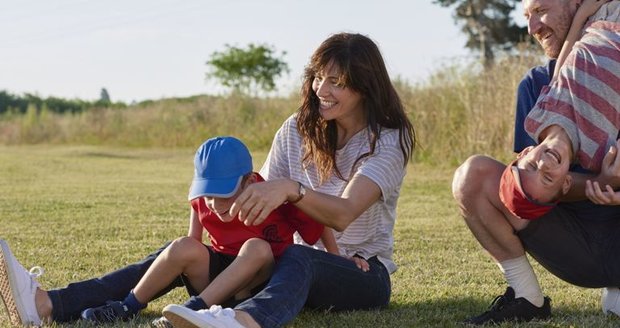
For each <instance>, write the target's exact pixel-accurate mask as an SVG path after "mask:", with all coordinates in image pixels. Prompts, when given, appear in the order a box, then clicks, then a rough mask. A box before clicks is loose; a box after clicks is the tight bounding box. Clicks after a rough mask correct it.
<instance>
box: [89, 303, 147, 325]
mask: <svg viewBox="0 0 620 328" xmlns="http://www.w3.org/2000/svg"><path fill="white" fill-rule="evenodd" d="M134 315H135V313H132V312H131V311H129V309H128V308H127V306H125V305H123V302H120V301H115V302H112V301H109V302H107V303H106V304H105V305H102V306H99V307H95V308H89V309H86V310H84V311H82V319H84V320H87V321H90V322H94V323H109V322H114V321H119V320H122V321H127V320H129V319H131V318H132V317H133V316H134Z"/></svg>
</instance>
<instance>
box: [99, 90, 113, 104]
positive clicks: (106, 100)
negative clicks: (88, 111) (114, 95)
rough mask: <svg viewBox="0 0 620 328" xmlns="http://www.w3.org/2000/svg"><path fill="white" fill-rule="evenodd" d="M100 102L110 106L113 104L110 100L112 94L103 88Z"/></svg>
mask: <svg viewBox="0 0 620 328" xmlns="http://www.w3.org/2000/svg"><path fill="white" fill-rule="evenodd" d="M99 102H100V103H104V104H109V103H111V102H112V100H111V99H110V94H109V93H108V90H107V89H106V88H101V92H100V93H99Z"/></svg>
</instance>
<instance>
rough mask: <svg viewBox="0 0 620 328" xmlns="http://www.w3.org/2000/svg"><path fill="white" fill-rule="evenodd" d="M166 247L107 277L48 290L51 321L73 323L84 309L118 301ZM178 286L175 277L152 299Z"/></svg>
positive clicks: (179, 282) (180, 284)
mask: <svg viewBox="0 0 620 328" xmlns="http://www.w3.org/2000/svg"><path fill="white" fill-rule="evenodd" d="M169 244H170V243H166V244H165V245H164V246H163V247H161V248H160V249H158V250H157V251H155V252H153V253H151V254H149V255H148V256H147V257H145V258H144V259H143V260H141V261H139V262H136V263H133V264H130V265H128V266H126V267H123V268H121V269H119V270H116V271H114V272H111V273H108V274H106V275H104V276H102V277H100V278H94V279H90V280H84V281H80V282H74V283H71V284H69V285H68V286H67V287H64V288H60V289H54V290H50V291H49V292H48V294H49V296H50V298H51V300H52V306H53V309H52V319H53V320H54V321H56V322H67V321H72V320H76V319H78V318H79V317H80V313H81V312H82V311H83V310H85V309H87V308H91V307H96V306H100V305H103V304H105V302H106V301H122V300H123V299H125V296H127V294H129V292H130V291H131V290H132V289H133V288H134V287H135V286H136V285H137V284H138V281H140V279H141V278H142V276H144V274H145V273H146V270H148V268H149V267H150V266H151V264H153V261H155V258H157V256H158V255H159V254H160V253H161V252H162V251H163V250H164V249H165V248H166V247H167V246H168V245H169ZM181 286H184V283H183V280H182V279H181V277H180V276H179V277H178V278H177V279H176V280H175V281H173V282H172V283H171V284H170V285H169V286H168V287H166V288H165V289H164V290H162V291H161V292H159V294H158V295H157V296H156V297H159V296H162V295H164V294H166V293H167V292H169V291H170V290H172V289H174V288H176V287H181Z"/></svg>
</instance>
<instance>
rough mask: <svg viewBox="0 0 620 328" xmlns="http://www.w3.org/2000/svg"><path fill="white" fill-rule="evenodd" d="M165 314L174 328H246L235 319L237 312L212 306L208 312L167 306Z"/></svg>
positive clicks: (175, 305)
mask: <svg viewBox="0 0 620 328" xmlns="http://www.w3.org/2000/svg"><path fill="white" fill-rule="evenodd" d="M163 314H164V316H165V317H166V319H168V321H170V323H172V325H173V326H174V328H244V327H243V326H242V325H241V324H240V323H239V321H237V320H236V319H235V311H234V310H233V309H231V308H222V307H221V306H219V305H212V306H211V307H210V308H209V309H208V310H198V311H194V310H192V309H189V308H186V307H184V306H182V305H177V304H170V305H167V306H166V307H165V308H164V310H163Z"/></svg>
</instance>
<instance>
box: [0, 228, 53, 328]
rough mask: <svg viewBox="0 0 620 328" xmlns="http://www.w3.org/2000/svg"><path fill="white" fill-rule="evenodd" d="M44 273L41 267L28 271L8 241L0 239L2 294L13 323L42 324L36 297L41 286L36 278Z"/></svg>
mask: <svg viewBox="0 0 620 328" xmlns="http://www.w3.org/2000/svg"><path fill="white" fill-rule="evenodd" d="M42 273H43V270H42V269H41V268H40V267H34V268H32V269H31V270H30V272H28V271H26V269H24V267H23V266H22V265H21V264H20V263H19V262H17V259H16V258H15V256H13V253H12V252H11V249H10V248H9V245H8V244H7V243H6V241H4V240H2V239H0V296H1V297H2V301H3V302H4V306H5V307H6V310H7V313H8V314H9V319H10V321H11V324H12V325H15V326H19V325H23V326H26V327H28V326H40V325H41V319H40V318H39V314H38V313H37V307H36V305H35V303H34V297H35V294H36V292H37V287H39V286H40V285H39V283H38V282H37V280H36V279H35V278H36V277H38V276H40V275H41V274H42Z"/></svg>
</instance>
